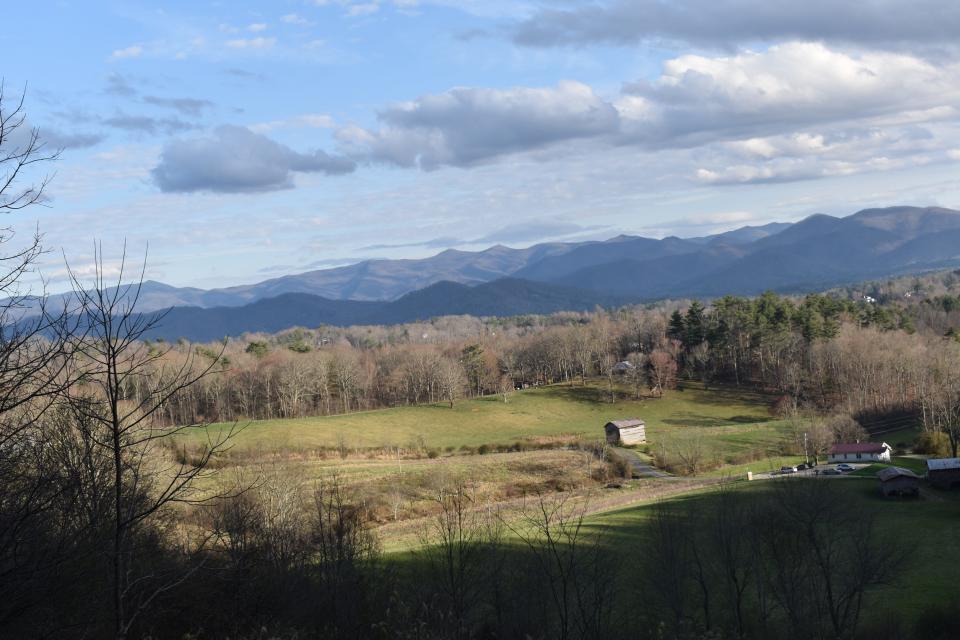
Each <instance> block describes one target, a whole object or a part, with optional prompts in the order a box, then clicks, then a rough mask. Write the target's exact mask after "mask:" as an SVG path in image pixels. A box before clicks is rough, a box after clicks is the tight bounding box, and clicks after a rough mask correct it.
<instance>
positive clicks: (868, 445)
mask: <svg viewBox="0 0 960 640" xmlns="http://www.w3.org/2000/svg"><path fill="white" fill-rule="evenodd" d="M890 451H891V448H890V445H888V444H887V443H886V442H855V443H853V444H835V445H833V448H832V449H830V453H829V455H828V457H827V460H828V461H829V462H890Z"/></svg>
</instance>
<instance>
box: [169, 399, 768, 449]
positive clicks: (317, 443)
mask: <svg viewBox="0 0 960 640" xmlns="http://www.w3.org/2000/svg"><path fill="white" fill-rule="evenodd" d="M630 396H631V393H630V392H629V391H628V390H626V389H620V393H619V398H618V400H617V401H616V402H615V403H613V404H611V403H610V402H609V401H608V394H607V392H606V389H605V386H604V384H603V383H602V382H588V384H587V385H586V386H580V385H578V384H575V385H569V384H558V385H551V386H546V387H540V388H532V389H525V390H523V391H517V392H514V393H511V394H510V395H509V396H508V399H507V401H506V402H504V401H503V399H502V398H501V397H500V396H486V397H482V398H477V399H472V400H463V401H460V402H458V403H456V404H455V405H454V407H453V408H451V407H450V406H449V405H448V404H445V403H438V404H433V405H425V406H412V407H398V408H393V409H382V410H377V411H365V412H358V413H350V414H344V415H336V416H325V417H315V418H299V419H284V420H262V421H253V422H248V423H240V425H239V426H240V427H241V430H240V433H238V434H237V435H236V436H235V437H234V439H233V441H232V448H231V455H233V456H242V455H255V456H259V455H269V454H271V453H288V454H296V453H298V452H301V453H302V452H311V451H323V450H328V451H330V450H342V449H349V450H370V449H384V450H390V449H393V450H395V449H397V448H400V449H403V450H409V451H415V450H421V449H431V448H432V449H439V450H444V451H446V452H452V451H454V450H458V449H460V448H461V447H467V448H473V449H476V448H478V447H481V446H483V445H487V446H488V447H490V446H497V445H510V444H511V443H514V442H517V441H527V442H530V443H536V442H537V441H538V440H549V439H556V438H583V439H587V440H597V439H602V438H603V425H604V424H605V423H606V422H608V421H610V420H615V419H620V418H625V417H639V418H642V419H643V420H644V421H646V423H647V439H648V440H650V441H651V442H655V441H657V440H658V439H662V438H664V437H670V436H679V435H692V434H697V435H701V436H703V437H705V438H708V439H710V440H713V441H716V442H717V443H718V444H719V445H722V447H723V449H724V450H726V451H730V452H738V451H744V450H750V449H752V448H757V447H759V448H764V449H769V448H771V447H775V446H776V445H777V443H779V442H780V441H781V440H782V437H783V434H784V429H785V425H784V424H783V423H782V422H781V421H777V420H774V419H773V418H772V417H771V415H770V412H769V405H770V403H771V402H772V398H771V397H769V396H766V395H764V394H760V393H756V392H751V391H746V390H742V389H737V388H735V387H711V388H709V389H707V388H704V387H703V385H700V384H696V383H693V384H691V383H685V385H684V387H683V390H670V391H666V392H665V393H664V395H663V397H662V398H657V397H649V396H647V397H644V398H642V399H641V400H635V399H632V398H631V397H630ZM232 426H233V425H228V424H211V425H208V426H206V427H197V428H192V429H188V430H186V431H184V432H182V433H181V434H180V435H178V436H177V442H178V443H180V444H185V445H187V446H188V447H191V446H202V444H203V443H204V442H206V440H207V438H208V437H210V436H215V435H216V434H218V433H220V432H222V431H223V430H225V429H229V428H231V427H232Z"/></svg>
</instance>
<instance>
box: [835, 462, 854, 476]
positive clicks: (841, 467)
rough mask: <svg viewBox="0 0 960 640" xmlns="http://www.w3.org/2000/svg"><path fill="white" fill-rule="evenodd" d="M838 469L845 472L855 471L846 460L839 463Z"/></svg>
mask: <svg viewBox="0 0 960 640" xmlns="http://www.w3.org/2000/svg"><path fill="white" fill-rule="evenodd" d="M837 471H842V472H843V473H847V472H848V471H853V467H851V466H850V465H848V464H847V463H846V462H844V463H842V464H838V465H837Z"/></svg>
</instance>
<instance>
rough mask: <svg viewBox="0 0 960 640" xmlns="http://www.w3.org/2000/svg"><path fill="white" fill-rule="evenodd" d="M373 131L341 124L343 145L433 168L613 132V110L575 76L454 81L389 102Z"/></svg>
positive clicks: (377, 156) (379, 157)
mask: <svg viewBox="0 0 960 640" xmlns="http://www.w3.org/2000/svg"><path fill="white" fill-rule="evenodd" d="M379 119H380V121H381V123H382V126H381V128H380V129H379V130H377V131H369V130H365V129H360V128H358V127H345V128H343V129H341V130H340V131H339V132H338V137H339V139H340V141H341V143H342V144H344V145H345V146H346V147H347V148H350V149H352V150H353V151H354V152H355V153H358V154H360V155H365V156H367V157H369V158H370V159H372V160H375V161H385V162H392V163H394V164H398V165H401V166H420V167H421V168H423V169H426V170H430V169H436V168H438V167H441V166H444V165H452V166H470V165H474V164H478V163H481V162H484V161H487V160H490V159H493V158H496V157H497V156H501V155H504V154H506V153H512V152H516V151H528V150H531V149H538V148H542V147H545V146H547V145H550V144H552V143H556V142H561V141H564V140H573V139H578V138H592V137H596V136H601V135H604V134H610V133H613V132H615V131H616V129H617V126H618V116H617V110H616V109H615V108H614V106H613V105H611V104H610V103H608V102H605V101H604V100H602V99H601V98H600V97H599V96H597V95H596V94H595V93H594V92H593V90H592V89H591V88H590V87H588V86H586V85H584V84H581V83H579V82H561V83H560V84H559V85H557V86H556V87H547V88H526V87H520V88H513V89H485V88H456V89H451V90H450V91H447V92H446V93H443V94H440V95H429V96H423V97H420V98H418V99H416V100H413V101H410V102H405V103H401V104H397V105H394V106H392V107H390V108H388V109H386V110H384V111H382V112H381V113H380V114H379Z"/></svg>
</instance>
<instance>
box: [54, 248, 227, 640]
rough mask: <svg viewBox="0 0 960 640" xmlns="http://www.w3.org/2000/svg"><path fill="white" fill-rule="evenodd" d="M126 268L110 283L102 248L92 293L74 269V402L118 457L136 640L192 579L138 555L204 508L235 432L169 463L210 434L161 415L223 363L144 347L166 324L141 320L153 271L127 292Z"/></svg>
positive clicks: (117, 520) (126, 589) (120, 611)
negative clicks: (151, 533) (205, 489)
mask: <svg viewBox="0 0 960 640" xmlns="http://www.w3.org/2000/svg"><path fill="white" fill-rule="evenodd" d="M125 262H126V256H125V255H124V256H123V259H122V260H121V267H120V273H119V275H118V276H117V279H116V282H115V283H109V282H108V281H107V279H106V275H105V269H104V261H103V254H102V251H101V250H100V249H99V248H97V250H96V251H95V260H94V264H95V269H94V271H95V277H94V281H93V282H92V283H91V284H90V285H85V284H84V283H82V282H81V281H80V278H79V276H78V275H77V273H76V272H75V271H73V270H72V269H69V265H68V269H69V273H70V278H71V281H72V283H73V289H74V295H75V297H76V300H77V306H78V307H79V309H80V323H81V326H83V328H84V329H85V333H84V335H83V336H82V338H81V339H80V340H78V341H77V343H76V344H75V349H76V350H77V352H78V353H79V354H80V356H79V366H80V367H81V369H82V372H83V384H80V385H76V386H74V387H71V388H70V389H68V390H67V393H66V394H65V396H66V402H67V404H68V406H69V408H70V411H71V412H72V413H73V415H74V416H75V421H76V426H77V427H78V428H79V429H81V430H82V431H83V437H85V438H87V439H89V441H91V442H92V443H94V445H95V446H96V447H98V448H100V449H102V450H104V451H106V452H107V453H108V454H109V460H110V478H109V480H107V481H106V482H107V484H108V488H109V492H110V495H111V504H112V513H111V521H110V529H111V540H110V544H109V552H108V554H109V560H110V566H111V575H110V576H109V582H110V590H111V596H112V600H113V601H112V607H113V632H114V635H115V637H116V638H126V637H127V635H128V634H129V632H130V629H131V627H132V626H133V624H134V623H135V622H136V620H137V618H138V616H139V615H140V614H141V613H142V612H143V611H144V610H145V609H146V608H147V607H149V606H150V605H151V604H152V602H153V601H154V600H155V599H156V598H157V597H159V596H160V595H162V594H163V593H165V592H167V591H169V590H170V589H172V588H174V587H175V586H177V585H178V584H180V583H181V582H182V581H183V580H184V579H185V578H186V576H187V575H188V573H189V571H188V572H187V573H184V571H183V570H180V569H176V570H173V571H170V572H167V571H163V570H157V569H156V568H153V567H150V568H147V567H146V566H145V565H144V563H143V558H142V557H140V554H139V553H138V552H139V543H140V539H141V536H142V535H145V534H146V533H147V531H148V529H149V527H150V526H151V525H152V524H153V523H154V522H156V521H157V520H158V519H159V518H160V516H162V515H163V514H164V513H165V512H166V511H167V510H168V508H170V507H172V506H173V505H175V504H177V503H189V502H193V501H196V500H197V499H199V496H198V495H197V494H196V492H195V491H194V490H193V483H194V481H195V480H197V479H198V478H200V477H201V476H203V475H204V474H205V473H206V472H207V471H208V469H207V468H208V465H209V463H210V461H211V459H212V458H213V457H214V456H215V455H217V454H218V453H220V452H222V451H224V450H225V448H226V447H227V446H228V442H229V440H230V438H231V437H232V436H233V434H234V431H235V429H234V428H230V429H226V430H223V431H221V432H219V433H216V434H212V433H209V432H207V438H208V440H207V442H206V444H205V446H203V447H202V448H201V450H200V452H199V453H198V454H197V455H196V456H195V457H194V458H193V459H191V460H183V459H181V460H179V461H169V458H167V457H165V456H164V455H163V451H162V449H163V443H164V442H165V441H166V440H167V439H169V438H170V437H171V436H174V435H176V434H178V433H182V432H184V431H186V430H188V429H193V428H196V427H199V426H202V425H183V426H178V427H172V428H164V427H161V426H158V424H159V423H158V421H156V420H155V419H154V418H155V416H156V414H157V413H158V412H160V411H161V410H162V409H163V407H164V405H165V404H166V403H167V402H169V401H170V400H171V399H172V398H174V397H175V396H176V395H177V394H178V393H180V392H182V391H184V390H185V389H187V388H188V387H190V386H191V385H193V384H195V383H196V382H198V381H199V380H201V379H202V378H203V377H204V376H206V375H207V374H208V373H210V371H212V370H213V368H214V366H215V365H216V364H217V362H218V360H219V358H216V359H214V360H213V361H211V362H202V361H198V359H197V358H194V357H192V356H191V357H187V358H186V359H185V360H182V361H181V363H180V364H179V365H177V366H176V367H175V368H168V367H169V365H167V364H166V360H164V359H163V355H164V352H163V351H162V350H156V349H151V348H150V347H148V346H147V345H145V344H144V342H143V339H144V338H145V337H147V336H149V334H150V331H151V330H152V329H153V328H154V327H156V326H157V324H158V323H159V322H160V321H161V320H162V318H163V316H162V314H161V315H145V314H141V313H139V312H137V310H136V306H137V301H138V299H139V296H140V291H141V287H142V284H143V271H142V270H141V272H140V274H139V276H140V277H139V279H138V280H137V281H136V283H135V284H132V285H124V284H123V280H124V275H125V274H124V266H125ZM144 265H145V263H144Z"/></svg>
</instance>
